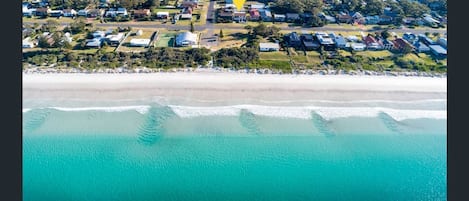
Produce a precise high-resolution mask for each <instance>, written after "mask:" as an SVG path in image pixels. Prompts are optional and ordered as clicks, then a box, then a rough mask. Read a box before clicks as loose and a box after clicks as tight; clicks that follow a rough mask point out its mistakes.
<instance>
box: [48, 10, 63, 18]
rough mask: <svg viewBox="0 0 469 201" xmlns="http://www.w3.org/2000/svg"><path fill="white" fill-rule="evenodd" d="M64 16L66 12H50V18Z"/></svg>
mask: <svg viewBox="0 0 469 201" xmlns="http://www.w3.org/2000/svg"><path fill="white" fill-rule="evenodd" d="M63 14H64V12H63V11H61V10H51V11H50V12H49V16H51V17H61V16H62V15H63Z"/></svg>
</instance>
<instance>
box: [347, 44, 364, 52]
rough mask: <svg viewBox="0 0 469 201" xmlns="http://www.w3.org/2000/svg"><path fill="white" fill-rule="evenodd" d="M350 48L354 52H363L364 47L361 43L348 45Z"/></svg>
mask: <svg viewBox="0 0 469 201" xmlns="http://www.w3.org/2000/svg"><path fill="white" fill-rule="evenodd" d="M350 48H351V49H352V50H354V51H364V50H365V48H366V45H365V44H363V43H350Z"/></svg>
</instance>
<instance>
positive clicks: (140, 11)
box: [134, 9, 150, 15]
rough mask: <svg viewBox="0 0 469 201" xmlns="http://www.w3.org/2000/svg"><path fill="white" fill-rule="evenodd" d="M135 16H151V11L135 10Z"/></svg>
mask: <svg viewBox="0 0 469 201" xmlns="http://www.w3.org/2000/svg"><path fill="white" fill-rule="evenodd" d="M135 14H137V15H148V14H150V10H149V9H140V10H134V15H135Z"/></svg>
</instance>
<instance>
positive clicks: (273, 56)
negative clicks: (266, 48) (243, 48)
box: [259, 51, 290, 61]
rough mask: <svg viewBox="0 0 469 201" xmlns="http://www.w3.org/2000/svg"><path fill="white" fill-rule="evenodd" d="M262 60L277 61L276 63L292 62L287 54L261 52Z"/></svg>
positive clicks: (260, 57)
mask: <svg viewBox="0 0 469 201" xmlns="http://www.w3.org/2000/svg"><path fill="white" fill-rule="evenodd" d="M259 59H260V60H276V61H290V57H289V56H288V55H287V53H286V52H283V51H278V52H259Z"/></svg>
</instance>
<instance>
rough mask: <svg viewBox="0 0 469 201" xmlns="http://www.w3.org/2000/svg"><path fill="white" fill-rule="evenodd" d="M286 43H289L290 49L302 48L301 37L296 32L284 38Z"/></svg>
mask: <svg viewBox="0 0 469 201" xmlns="http://www.w3.org/2000/svg"><path fill="white" fill-rule="evenodd" d="M284 38H285V41H286V42H287V44H288V46H290V47H300V46H301V39H300V36H298V34H297V33H296V32H291V33H289V34H286V35H285V36H284Z"/></svg>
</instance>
